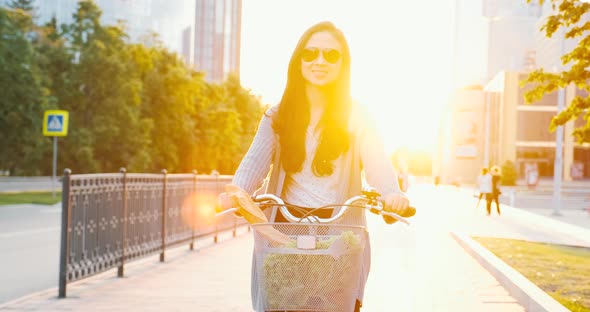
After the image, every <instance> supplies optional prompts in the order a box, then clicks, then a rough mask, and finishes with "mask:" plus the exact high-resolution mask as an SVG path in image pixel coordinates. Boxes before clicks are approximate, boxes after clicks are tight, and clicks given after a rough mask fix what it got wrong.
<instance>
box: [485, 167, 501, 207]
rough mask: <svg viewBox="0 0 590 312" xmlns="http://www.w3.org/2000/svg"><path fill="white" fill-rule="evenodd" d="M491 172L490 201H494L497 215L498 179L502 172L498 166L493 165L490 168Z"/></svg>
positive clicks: (498, 203)
mask: <svg viewBox="0 0 590 312" xmlns="http://www.w3.org/2000/svg"><path fill="white" fill-rule="evenodd" d="M491 172H492V201H493V202H495V203H496V210H497V211H498V215H500V194H502V191H500V180H501V179H502V173H501V171H500V167H498V166H493V167H492V169H491ZM490 210H491V207H490V209H488V215H489V214H490Z"/></svg>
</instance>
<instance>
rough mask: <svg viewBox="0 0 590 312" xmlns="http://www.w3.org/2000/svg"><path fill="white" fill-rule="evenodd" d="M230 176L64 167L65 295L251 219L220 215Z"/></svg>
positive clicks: (62, 269) (62, 274) (62, 268)
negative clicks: (71, 287) (86, 281)
mask: <svg viewBox="0 0 590 312" xmlns="http://www.w3.org/2000/svg"><path fill="white" fill-rule="evenodd" d="M230 180H231V176H215V175H213V176H210V175H197V174H196V172H195V173H193V174H167V173H166V171H165V170H163V171H162V173H161V174H142V173H126V171H125V169H121V172H120V173H104V174H79V175H72V174H71V172H70V170H69V169H66V170H65V172H64V179H63V191H62V207H63V209H62V231H61V252H60V272H59V297H60V298H63V297H65V296H66V285H67V283H69V282H73V281H76V280H80V279H83V278H86V277H89V276H92V275H94V274H97V273H100V272H104V271H107V270H110V269H113V268H115V267H116V268H118V276H123V274H124V266H125V263H127V262H129V261H132V260H136V259H139V258H142V257H145V256H149V255H154V254H156V253H159V254H160V261H162V262H163V261H164V260H165V253H166V249H168V248H170V247H171V246H174V245H179V244H183V243H186V244H188V245H189V247H190V249H193V247H194V241H195V239H197V238H200V237H203V236H213V239H214V241H215V242H217V233H218V232H220V231H227V230H233V235H234V236H235V234H236V228H237V227H238V226H241V225H245V224H247V223H246V221H244V220H243V219H237V218H235V217H233V215H231V214H229V215H224V216H222V217H219V218H215V216H214V214H215V208H216V203H217V195H218V194H219V193H220V192H222V190H223V186H224V185H225V184H226V183H229V182H230Z"/></svg>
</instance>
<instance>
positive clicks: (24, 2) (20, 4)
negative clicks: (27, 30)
mask: <svg viewBox="0 0 590 312" xmlns="http://www.w3.org/2000/svg"><path fill="white" fill-rule="evenodd" d="M33 3H35V0H11V1H10V2H9V3H8V7H9V8H12V9H20V10H23V11H27V12H31V11H33V9H35V7H34V6H33Z"/></svg>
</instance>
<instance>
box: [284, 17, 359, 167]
mask: <svg viewBox="0 0 590 312" xmlns="http://www.w3.org/2000/svg"><path fill="white" fill-rule="evenodd" d="M323 31H326V32H329V33H330V34H332V36H334V38H336V40H338V42H340V45H341V46H342V51H341V52H342V63H341V69H340V75H339V77H338V79H337V80H336V81H334V82H333V83H331V84H330V85H328V86H326V90H327V93H328V94H327V100H328V101H327V103H326V107H325V108H324V112H323V114H322V117H321V119H320V120H319V123H318V127H319V129H320V131H321V132H320V139H319V140H320V142H319V145H318V147H317V149H316V153H315V156H314V159H313V163H312V169H313V172H314V174H315V175H316V176H326V175H331V174H332V172H333V169H334V164H333V161H334V160H335V159H336V158H338V157H339V156H340V155H341V154H342V153H344V152H346V151H347V150H348V148H349V145H350V134H349V132H348V118H349V116H350V109H351V105H352V104H351V103H352V101H351V98H350V51H349V48H348V43H347V42H346V38H345V37H344V34H343V33H342V31H340V30H339V29H338V28H336V26H334V24H332V23H330V22H320V23H318V24H315V25H313V26H312V27H310V28H309V29H308V30H306V31H305V33H303V35H302V36H301V38H300V39H299V42H298V43H297V46H296V47H295V51H293V54H292V55H291V60H290V61H289V70H288V75H287V85H286V87H285V91H284V92H283V97H282V98H281V102H280V105H279V109H278V112H277V114H275V116H274V120H273V128H274V131H275V132H276V133H277V134H278V136H279V142H280V146H281V160H282V164H283V168H284V169H285V171H287V172H290V173H293V172H298V171H300V170H301V166H302V164H303V161H304V160H305V155H306V151H305V135H306V130H307V127H308V126H309V119H310V104H309V102H308V100H307V95H306V92H305V85H306V82H305V80H304V78H303V76H302V74H301V52H302V51H303V49H304V48H305V46H306V44H307V41H308V40H309V39H310V37H311V36H312V35H313V34H315V33H317V32H323Z"/></svg>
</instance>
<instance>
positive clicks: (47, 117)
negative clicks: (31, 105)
mask: <svg viewBox="0 0 590 312" xmlns="http://www.w3.org/2000/svg"><path fill="white" fill-rule="evenodd" d="M43 135H44V136H66V135H68V111H64V110H48V111H45V114H44V116H43Z"/></svg>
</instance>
